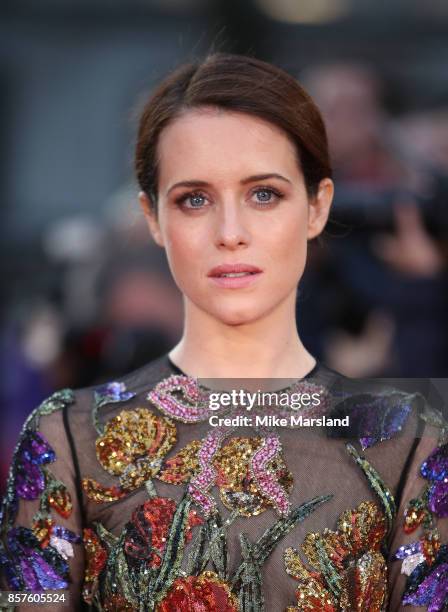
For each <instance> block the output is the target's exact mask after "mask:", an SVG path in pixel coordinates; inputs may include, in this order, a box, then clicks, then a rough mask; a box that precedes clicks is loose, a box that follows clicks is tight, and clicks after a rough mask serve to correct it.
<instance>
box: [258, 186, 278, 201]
mask: <svg viewBox="0 0 448 612" xmlns="http://www.w3.org/2000/svg"><path fill="white" fill-rule="evenodd" d="M252 196H253V198H255V203H256V204H261V205H263V204H272V203H274V202H275V201H276V200H278V199H279V198H281V197H282V194H281V193H280V192H279V191H277V190H276V189H273V188H272V187H257V188H256V189H254V190H253V191H252Z"/></svg>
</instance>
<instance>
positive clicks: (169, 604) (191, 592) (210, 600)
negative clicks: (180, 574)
mask: <svg viewBox="0 0 448 612" xmlns="http://www.w3.org/2000/svg"><path fill="white" fill-rule="evenodd" d="M173 610H176V612H191V611H192V610H198V612H199V610H200V611H201V612H217V611H218V610H219V612H238V610H239V606H238V600H237V598H236V596H235V595H234V594H233V593H232V592H231V590H230V587H229V585H228V584H227V583H226V582H224V581H223V580H220V579H219V578H218V576H217V574H215V572H212V571H206V572H203V573H202V574H200V575H199V576H188V577H187V578H177V579H176V580H175V581H174V582H173V584H172V586H171V588H170V590H169V591H168V593H167V594H166V596H165V597H164V598H163V600H162V601H161V602H160V603H159V604H158V605H157V607H156V612H172V611H173Z"/></svg>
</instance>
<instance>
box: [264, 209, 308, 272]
mask: <svg viewBox="0 0 448 612" xmlns="http://www.w3.org/2000/svg"><path fill="white" fill-rule="evenodd" d="M307 222H308V218H307V214H306V212H301V213H300V214H297V213H296V214H294V215H291V216H290V217H289V218H288V219H287V221H286V222H285V220H283V222H282V223H281V224H279V225H278V226H275V225H274V226H272V225H271V228H270V230H269V233H268V237H269V243H270V245H271V248H269V252H270V253H271V256H272V259H273V263H275V260H277V262H278V263H282V264H283V265H284V266H285V267H284V269H283V272H282V274H283V275H284V277H285V278H286V277H289V276H290V274H288V272H290V273H291V274H296V273H297V271H298V270H300V271H301V269H303V265H304V262H305V258H306V252H307V233H308V225H307ZM286 266H288V267H286Z"/></svg>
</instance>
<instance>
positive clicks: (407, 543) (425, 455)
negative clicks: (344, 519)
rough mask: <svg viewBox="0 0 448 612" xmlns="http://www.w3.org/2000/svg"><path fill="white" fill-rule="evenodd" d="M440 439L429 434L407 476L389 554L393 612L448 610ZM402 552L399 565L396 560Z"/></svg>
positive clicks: (445, 461) (446, 460) (447, 493)
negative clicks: (423, 466)
mask: <svg viewBox="0 0 448 612" xmlns="http://www.w3.org/2000/svg"><path fill="white" fill-rule="evenodd" d="M438 435H439V432H438V431H437V429H435V428H434V427H431V426H427V427H426V428H425V431H424V435H423V437H422V438H421V439H420V440H418V443H417V445H416V448H415V453H414V456H413V459H412V462H411V464H410V468H409V470H408V473H407V475H406V480H405V484H404V488H403V495H402V500H401V503H400V508H399V512H398V519H397V524H396V527H395V530H394V534H393V539H392V545H391V548H390V550H391V555H390V558H389V561H390V563H389V578H390V591H391V599H390V607H389V610H391V611H392V612H396V611H397V610H400V611H407V610H409V611H411V610H412V611H413V610H416V611H417V610H422V611H423V610H430V611H431V612H441V611H442V610H446V609H447V607H448V563H447V562H448V555H447V554H445V550H446V549H445V548H444V546H446V545H447V544H448V520H447V518H446V517H447V516H448V511H447V504H448V482H447V483H444V482H443V474H442V470H443V469H445V470H446V469H447V468H448V454H447V447H446V445H443V439H441V440H439V437H438ZM428 459H429V461H428ZM425 462H426V463H425ZM423 464H425V465H426V468H423V470H422V465H423ZM422 472H423V473H422ZM447 476H448V474H447ZM440 478H441V479H440ZM437 479H438V480H437ZM443 498H444V500H445V501H444V502H443ZM405 516H406V518H405ZM397 551H399V552H398V556H399V557H400V559H398V560H394V558H395V557H396V553H397ZM405 603H406V604H407V605H406V606H405V605H404V604H405Z"/></svg>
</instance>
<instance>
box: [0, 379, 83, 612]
mask: <svg viewBox="0 0 448 612" xmlns="http://www.w3.org/2000/svg"><path fill="white" fill-rule="evenodd" d="M76 403H77V397H76V394H75V392H73V391H71V390H68V389H65V390H62V391H58V392H56V393H54V394H53V395H52V396H51V397H49V398H48V399H47V400H46V401H44V402H43V403H42V404H41V405H40V406H39V407H38V408H37V409H36V410H35V411H34V412H33V413H31V415H30V416H29V417H28V419H27V421H26V422H25V424H24V425H23V428H22V431H21V433H20V436H19V440H18V442H17V446H16V449H15V451H14V455H13V459H12V462H11V466H10V472H9V477H8V483H7V491H6V495H5V497H4V499H3V502H2V513H1V537H0V562H1V570H2V571H1V589H2V590H8V591H26V592H33V593H36V592H40V591H57V592H59V591H64V592H65V593H66V594H67V603H68V602H69V603H68V605H69V609H70V610H77V609H80V601H81V589H82V579H83V571H84V553H83V547H82V506H81V504H80V502H79V499H80V498H79V495H78V490H77V477H78V476H79V474H77V459H76V455H75V454H74V452H73V441H72V440H71V435H70V432H69V430H68V429H67V423H68V417H67V411H68V410H73V409H74V408H76ZM66 605H67V604H60V608H61V609H67V607H66ZM39 608H40V609H41V610H45V609H48V610H52V611H53V612H54V611H55V610H56V609H60V608H59V607H58V605H56V604H54V603H53V604H49V605H41V606H39ZM18 609H19V610H26V609H28V606H25V605H23V604H21V605H20V606H18ZM30 609H31V608H30ZM33 609H34V608H33Z"/></svg>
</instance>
